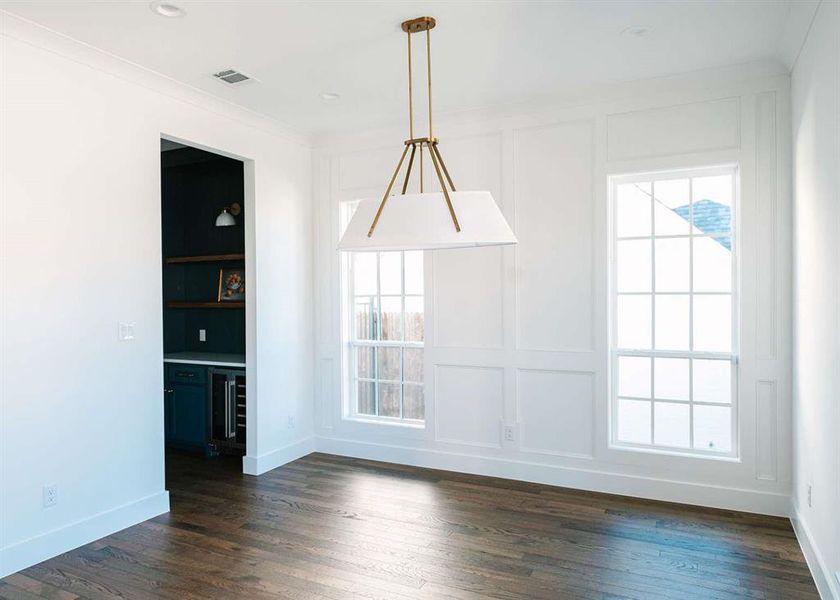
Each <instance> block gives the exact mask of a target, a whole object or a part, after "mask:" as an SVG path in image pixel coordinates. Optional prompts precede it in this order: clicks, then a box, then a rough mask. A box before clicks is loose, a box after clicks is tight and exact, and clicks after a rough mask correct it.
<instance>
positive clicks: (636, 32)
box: [621, 27, 653, 38]
mask: <svg viewBox="0 0 840 600" xmlns="http://www.w3.org/2000/svg"><path fill="white" fill-rule="evenodd" d="M652 32H653V29H651V28H650V27H625V28H624V29H622V30H621V35H629V36H630V37H636V38H646V37H649V36H650V34H651V33H652Z"/></svg>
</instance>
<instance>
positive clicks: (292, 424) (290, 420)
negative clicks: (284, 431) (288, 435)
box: [286, 415, 295, 429]
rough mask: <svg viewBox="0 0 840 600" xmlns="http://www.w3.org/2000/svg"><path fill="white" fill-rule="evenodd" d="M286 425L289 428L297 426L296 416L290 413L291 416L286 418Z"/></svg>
mask: <svg viewBox="0 0 840 600" xmlns="http://www.w3.org/2000/svg"><path fill="white" fill-rule="evenodd" d="M286 427H287V428H288V429H294V428H295V418H294V416H293V415H289V418H288V419H287V420H286Z"/></svg>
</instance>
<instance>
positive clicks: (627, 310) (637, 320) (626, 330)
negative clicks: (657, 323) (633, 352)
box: [616, 296, 651, 350]
mask: <svg viewBox="0 0 840 600" xmlns="http://www.w3.org/2000/svg"><path fill="white" fill-rule="evenodd" d="M650 303H651V297H650V296H619V297H618V301H617V305H618V319H617V320H618V323H617V330H618V336H617V338H618V339H617V340H616V341H617V343H618V347H619V348H628V349H637V350H649V349H650V342H651V340H650V337H651V311H650V308H651V307H650Z"/></svg>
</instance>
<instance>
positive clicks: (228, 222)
mask: <svg viewBox="0 0 840 600" xmlns="http://www.w3.org/2000/svg"><path fill="white" fill-rule="evenodd" d="M241 212H242V207H241V206H240V205H239V204H238V203H237V202H234V203H233V204H231V205H230V206H225V207H224V208H223V209H222V212H220V213H219V216H218V217H216V227H230V226H232V225H236V219H234V217H236V216H239V213H241Z"/></svg>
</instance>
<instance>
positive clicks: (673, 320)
mask: <svg viewBox="0 0 840 600" xmlns="http://www.w3.org/2000/svg"><path fill="white" fill-rule="evenodd" d="M688 302H689V296H688V295H678V296H660V295H657V296H656V317H655V318H656V349H657V350H688V322H689V313H688V306H689V304H688Z"/></svg>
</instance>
